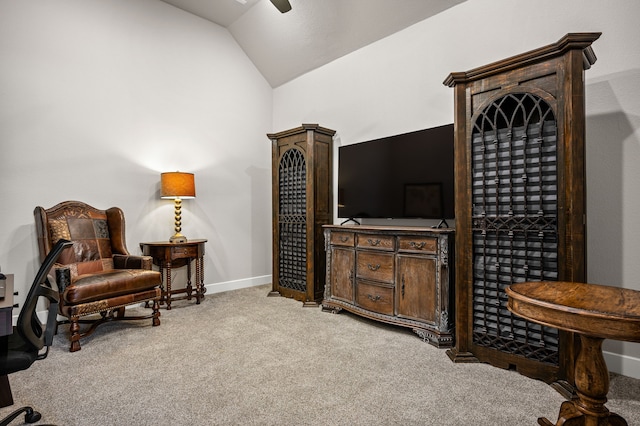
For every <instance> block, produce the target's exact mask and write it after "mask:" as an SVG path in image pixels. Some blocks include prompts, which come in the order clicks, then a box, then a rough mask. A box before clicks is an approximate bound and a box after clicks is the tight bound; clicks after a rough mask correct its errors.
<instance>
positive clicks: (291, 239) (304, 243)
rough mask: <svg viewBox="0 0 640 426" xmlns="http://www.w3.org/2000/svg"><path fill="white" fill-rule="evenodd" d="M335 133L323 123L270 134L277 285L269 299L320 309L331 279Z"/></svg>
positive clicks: (274, 263) (275, 279)
mask: <svg viewBox="0 0 640 426" xmlns="http://www.w3.org/2000/svg"><path fill="white" fill-rule="evenodd" d="M334 134H335V131H334V130H330V129H326V128H324V127H320V126H318V125H317V124H303V125H302V126H300V127H296V128H294V129H290V130H285V131H283V132H279V133H272V134H267V137H268V138H269V139H270V140H271V145H272V181H273V186H272V197H273V209H272V211H273V277H272V278H273V283H272V291H271V292H270V293H269V296H286V297H292V298H294V299H296V300H300V301H302V302H303V305H304V306H318V304H319V303H320V301H321V300H322V294H323V290H324V281H325V263H324V262H325V255H324V244H323V236H322V225H324V224H326V223H331V221H332V220H333V185H332V178H333V174H332V168H331V160H332V154H331V153H332V143H333V135H334Z"/></svg>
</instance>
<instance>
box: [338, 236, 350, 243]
mask: <svg viewBox="0 0 640 426" xmlns="http://www.w3.org/2000/svg"><path fill="white" fill-rule="evenodd" d="M347 241H349V237H347V236H346V235H343V236H341V237H340V242H343V243H346V242H347Z"/></svg>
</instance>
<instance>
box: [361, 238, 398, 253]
mask: <svg viewBox="0 0 640 426" xmlns="http://www.w3.org/2000/svg"><path fill="white" fill-rule="evenodd" d="M394 242H395V238H394V237H393V236H391V235H376V234H358V248H367V249H375V250H388V251H393V250H394V249H395V247H394Z"/></svg>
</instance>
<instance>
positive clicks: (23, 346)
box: [0, 240, 73, 426]
mask: <svg viewBox="0 0 640 426" xmlns="http://www.w3.org/2000/svg"><path fill="white" fill-rule="evenodd" d="M71 245H73V243H72V242H71V241H67V240H60V241H58V242H57V243H56V245H55V246H54V247H53V249H52V250H51V252H49V255H48V256H47V257H46V258H45V259H44V262H43V263H42V265H41V266H40V269H39V270H38V273H37V274H36V278H35V280H34V281H33V284H32V285H31V289H30V290H29V294H27V298H26V299H25V301H24V305H23V307H22V310H21V311H20V315H19V316H18V323H17V325H16V326H15V327H13V333H12V334H11V335H9V336H7V339H6V348H4V347H3V348H2V349H1V350H0V376H6V375H8V374H11V373H15V372H16V371H20V370H26V369H27V368H29V367H30V366H31V364H33V363H34V362H35V361H37V360H40V359H44V358H46V357H47V355H48V353H49V346H51V343H52V342H53V335H54V334H55V330H56V316H57V314H58V300H59V299H58V291H57V290H55V289H52V288H51V284H50V283H49V280H48V278H47V276H48V274H49V270H50V269H51V267H52V266H53V264H54V263H55V262H56V260H58V257H59V256H60V254H61V253H62V251H63V250H64V249H66V248H67V247H70V246H71ZM40 297H44V298H46V299H48V300H49V309H48V311H49V312H48V316H47V322H46V324H42V323H41V322H40V319H39V318H38V315H37V312H36V307H37V304H38V299H39V298H40ZM3 346H4V345H3ZM44 347H46V350H45V351H44V352H42V353H41V352H40V351H41V350H42V348H44ZM6 383H7V384H8V383H9V382H8V380H7V382H6ZM8 392H9V394H10V392H11V389H10V388H9V390H8ZM22 412H24V413H25V415H24V421H25V422H26V423H35V422H37V421H38V420H40V418H41V417H42V416H41V415H40V413H38V412H37V411H35V410H34V409H33V408H32V407H22V408H20V409H18V410H16V411H14V412H13V413H11V414H9V415H8V416H7V417H5V418H4V419H2V421H0V426H6V425H8V424H9V423H11V421H13V420H14V419H15V418H16V417H18V416H19V415H20V413H22Z"/></svg>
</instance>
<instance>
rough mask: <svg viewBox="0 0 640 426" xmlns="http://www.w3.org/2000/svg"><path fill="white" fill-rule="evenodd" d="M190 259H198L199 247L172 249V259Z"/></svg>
mask: <svg viewBox="0 0 640 426" xmlns="http://www.w3.org/2000/svg"><path fill="white" fill-rule="evenodd" d="M189 257H198V247H196V246H188V247H171V259H172V260H174V259H184V258H189Z"/></svg>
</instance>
